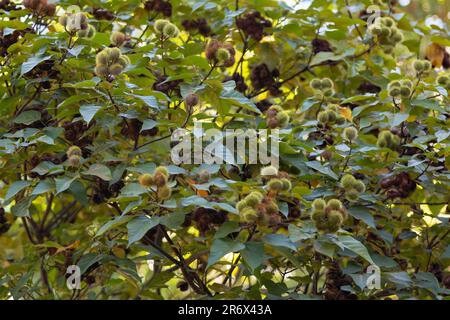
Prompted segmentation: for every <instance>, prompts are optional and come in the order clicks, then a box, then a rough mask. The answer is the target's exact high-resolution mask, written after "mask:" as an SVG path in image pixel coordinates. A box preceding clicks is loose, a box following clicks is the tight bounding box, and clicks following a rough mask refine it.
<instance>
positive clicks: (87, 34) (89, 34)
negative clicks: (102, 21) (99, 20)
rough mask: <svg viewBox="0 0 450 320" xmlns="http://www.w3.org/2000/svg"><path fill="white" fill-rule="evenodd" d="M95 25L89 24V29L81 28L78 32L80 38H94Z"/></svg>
mask: <svg viewBox="0 0 450 320" xmlns="http://www.w3.org/2000/svg"><path fill="white" fill-rule="evenodd" d="M95 33H96V31H95V27H94V26H93V25H91V24H90V25H88V27H87V29H81V30H79V31H78V32H77V34H78V36H79V37H80V38H87V39H92V38H93V37H94V36H95Z"/></svg>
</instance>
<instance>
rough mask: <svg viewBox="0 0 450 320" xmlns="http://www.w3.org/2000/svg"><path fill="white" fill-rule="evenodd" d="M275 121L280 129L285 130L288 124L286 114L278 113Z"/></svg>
mask: <svg viewBox="0 0 450 320" xmlns="http://www.w3.org/2000/svg"><path fill="white" fill-rule="evenodd" d="M276 119H277V120H278V123H279V125H278V126H279V127H280V128H285V127H287V125H288V124H289V115H288V114H287V113H286V112H278V114H277V117H276Z"/></svg>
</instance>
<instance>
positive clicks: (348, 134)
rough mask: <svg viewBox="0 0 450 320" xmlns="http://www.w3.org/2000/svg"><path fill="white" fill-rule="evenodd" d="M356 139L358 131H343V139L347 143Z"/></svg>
mask: <svg viewBox="0 0 450 320" xmlns="http://www.w3.org/2000/svg"><path fill="white" fill-rule="evenodd" d="M357 137H358V130H356V128H354V127H348V128H345V129H344V138H345V139H346V140H348V141H354V140H355V139H356V138H357Z"/></svg>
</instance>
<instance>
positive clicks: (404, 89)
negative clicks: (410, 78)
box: [400, 86, 411, 98]
mask: <svg viewBox="0 0 450 320" xmlns="http://www.w3.org/2000/svg"><path fill="white" fill-rule="evenodd" d="M400 95H401V96H402V97H403V98H408V97H409V96H410V95H411V88H409V87H407V86H402V87H401V88H400Z"/></svg>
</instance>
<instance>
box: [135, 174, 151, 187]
mask: <svg viewBox="0 0 450 320" xmlns="http://www.w3.org/2000/svg"><path fill="white" fill-rule="evenodd" d="M138 180H139V184H140V185H141V186H143V187H150V186H151V185H152V184H153V176H152V175H151V174H149V173H144V174H141V175H140V176H139V179H138Z"/></svg>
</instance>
